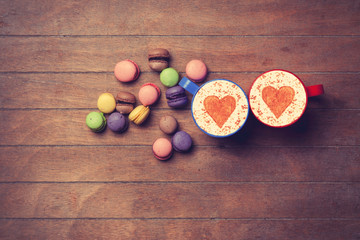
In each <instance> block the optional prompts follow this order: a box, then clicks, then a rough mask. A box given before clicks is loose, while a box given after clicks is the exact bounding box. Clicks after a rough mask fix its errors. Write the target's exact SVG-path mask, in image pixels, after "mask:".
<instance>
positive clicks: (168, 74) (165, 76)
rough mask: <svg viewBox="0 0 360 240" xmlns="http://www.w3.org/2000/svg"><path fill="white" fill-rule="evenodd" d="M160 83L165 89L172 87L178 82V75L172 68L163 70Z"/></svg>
mask: <svg viewBox="0 0 360 240" xmlns="http://www.w3.org/2000/svg"><path fill="white" fill-rule="evenodd" d="M160 81H161V83H162V84H164V86H166V87H173V86H175V85H176V84H177V83H178V82H179V73H178V72H177V71H176V70H175V69H174V68H165V69H164V70H162V71H161V73H160Z"/></svg>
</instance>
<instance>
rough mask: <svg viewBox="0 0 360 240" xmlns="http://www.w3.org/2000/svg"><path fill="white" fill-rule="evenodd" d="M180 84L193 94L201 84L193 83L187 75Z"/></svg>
mask: <svg viewBox="0 0 360 240" xmlns="http://www.w3.org/2000/svg"><path fill="white" fill-rule="evenodd" d="M179 85H180V86H181V87H183V88H185V90H187V91H188V92H190V93H191V94H192V95H194V94H195V93H196V92H197V90H198V89H199V86H198V85H196V84H195V83H193V82H192V81H191V80H190V79H188V78H187V77H183V78H182V79H181V81H180V82H179Z"/></svg>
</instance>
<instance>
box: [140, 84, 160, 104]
mask: <svg viewBox="0 0 360 240" xmlns="http://www.w3.org/2000/svg"><path fill="white" fill-rule="evenodd" d="M160 94H161V91H160V88H159V87H158V86H156V85H155V84H154V83H145V84H144V85H142V86H141V88H140V90H139V95H138V96H139V100H140V102H141V103H142V105H144V106H150V105H153V104H154V103H155V102H156V101H157V100H158V99H159V97H160Z"/></svg>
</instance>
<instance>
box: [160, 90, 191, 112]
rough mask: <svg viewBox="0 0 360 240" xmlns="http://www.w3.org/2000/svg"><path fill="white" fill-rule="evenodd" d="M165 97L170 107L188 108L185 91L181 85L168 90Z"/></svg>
mask: <svg viewBox="0 0 360 240" xmlns="http://www.w3.org/2000/svg"><path fill="white" fill-rule="evenodd" d="M165 95H166V99H167V104H168V105H169V107H172V108H181V107H184V106H186V105H187V103H188V99H187V96H186V94H185V89H184V88H183V87H181V86H179V85H177V86H175V87H171V88H169V89H167V90H166V92H165Z"/></svg>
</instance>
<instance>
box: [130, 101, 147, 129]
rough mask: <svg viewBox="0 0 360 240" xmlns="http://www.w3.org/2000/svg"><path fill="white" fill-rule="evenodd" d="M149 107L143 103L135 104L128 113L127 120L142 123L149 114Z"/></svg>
mask: <svg viewBox="0 0 360 240" xmlns="http://www.w3.org/2000/svg"><path fill="white" fill-rule="evenodd" d="M149 114H150V108H149V107H147V106H146V107H145V106H144V105H139V106H137V107H136V108H135V109H134V110H132V112H131V113H130V114H129V120H130V121H132V122H134V123H135V124H137V125H139V124H142V123H143V122H144V121H145V120H146V119H147V118H148V116H149Z"/></svg>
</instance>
